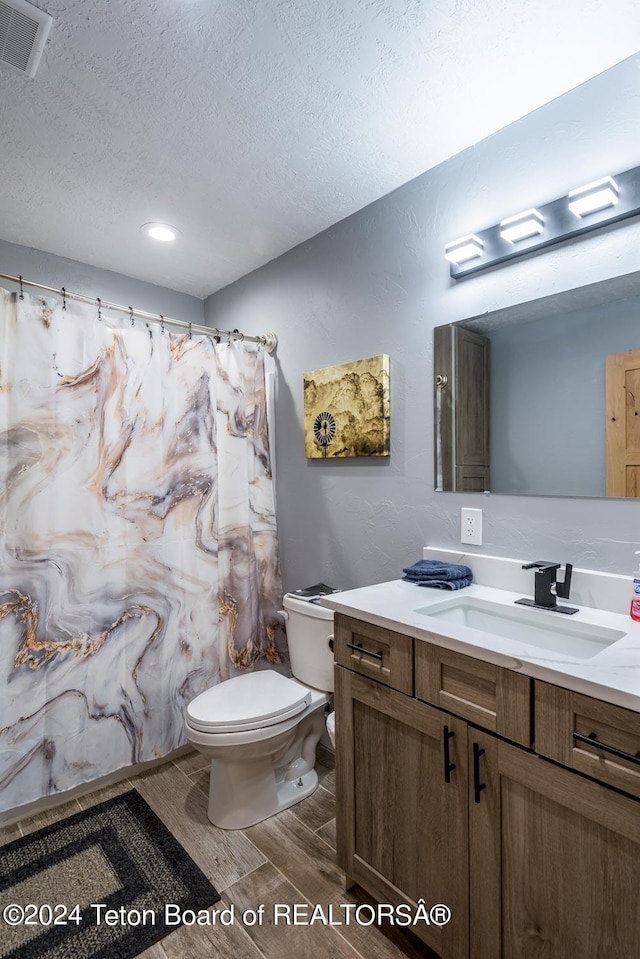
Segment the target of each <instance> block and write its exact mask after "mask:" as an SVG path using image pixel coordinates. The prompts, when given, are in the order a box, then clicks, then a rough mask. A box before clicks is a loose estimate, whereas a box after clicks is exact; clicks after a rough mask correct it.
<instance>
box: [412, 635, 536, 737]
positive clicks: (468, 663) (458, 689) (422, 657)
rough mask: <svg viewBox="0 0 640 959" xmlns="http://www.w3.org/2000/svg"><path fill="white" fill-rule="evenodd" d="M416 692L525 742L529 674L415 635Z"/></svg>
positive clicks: (528, 724)
mask: <svg viewBox="0 0 640 959" xmlns="http://www.w3.org/2000/svg"><path fill="white" fill-rule="evenodd" d="M415 661H416V676H415V683H416V696H417V697H418V699H423V700H424V701H425V702H428V703H432V704H433V705H434V706H440V707H441V708H442V709H446V710H447V711H448V712H450V713H454V714H455V715H456V716H461V717H462V718H463V719H467V720H469V721H470V722H472V723H475V724H476V725H478V726H482V727H483V728H484V729H489V730H491V732H495V733H498V735H499V736H504V737H505V738H506V739H510V740H511V741H512V742H515V743H520V744H521V745H522V746H527V747H528V746H530V745H531V742H532V735H531V680H530V679H529V677H528V676H524V675H523V674H522V673H516V672H513V671H512V670H510V669H502V668H501V667H500V666H494V665H493V664H492V663H486V662H484V661H483V660H481V659H475V658H474V657H473V656H465V655H464V654H463V653H457V652H454V651H453V650H451V649H445V648H443V647H441V646H435V645H434V644H432V643H429V642H423V641H420V640H416V650H415Z"/></svg>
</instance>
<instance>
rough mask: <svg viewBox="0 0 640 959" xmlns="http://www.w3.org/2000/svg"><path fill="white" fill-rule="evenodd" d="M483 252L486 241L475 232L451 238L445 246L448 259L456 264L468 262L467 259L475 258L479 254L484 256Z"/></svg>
mask: <svg viewBox="0 0 640 959" xmlns="http://www.w3.org/2000/svg"><path fill="white" fill-rule="evenodd" d="M483 252H484V243H483V242H482V240H481V239H479V238H478V237H477V236H475V234H473V233H469V234H468V235H467V236H461V237H460V238H459V239H457V240H451V242H450V243H447V244H446V246H445V248H444V255H445V257H446V259H447V260H449V262H450V263H455V264H456V265H457V264H458V263H466V262H467V260H474V259H475V258H476V257H477V256H482V254H483Z"/></svg>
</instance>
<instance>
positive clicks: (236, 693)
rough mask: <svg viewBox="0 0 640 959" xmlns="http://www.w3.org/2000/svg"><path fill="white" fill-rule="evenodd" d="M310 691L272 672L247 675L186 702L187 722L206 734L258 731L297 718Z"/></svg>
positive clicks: (307, 701) (226, 682)
mask: <svg viewBox="0 0 640 959" xmlns="http://www.w3.org/2000/svg"><path fill="white" fill-rule="evenodd" d="M310 704H311V690H309V689H307V687H306V686H303V685H302V684H301V683H298V682H296V681H295V680H294V679H288V678H287V677H286V676H283V675H282V674H281V673H277V672H276V671H275V670H273V669H265V670H261V671H258V672H254V673H246V674H244V675H243V676H236V677H234V678H233V679H227V680H226V681H225V682H223V683H219V684H218V685H217V686H213V687H212V688H211V689H207V690H205V692H204V693H201V694H200V695H199V696H196V698H195V699H194V700H193V701H192V702H191V703H189V705H188V707H187V723H188V724H189V726H191V727H192V728H193V729H198V730H200V731H201V732H206V733H232V732H243V731H245V730H251V729H260V728H262V727H265V726H266V727H268V726H274V725H276V724H277V723H281V722H284V721H285V720H287V719H290V718H291V717H292V716H297V715H298V714H299V713H301V712H303V711H304V710H305V709H307V707H308V706H309V705H310Z"/></svg>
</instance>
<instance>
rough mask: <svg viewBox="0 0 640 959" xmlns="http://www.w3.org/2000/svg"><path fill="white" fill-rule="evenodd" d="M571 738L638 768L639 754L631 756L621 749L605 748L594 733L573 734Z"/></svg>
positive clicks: (639, 762) (639, 763) (639, 764)
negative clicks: (585, 734) (624, 760)
mask: <svg viewBox="0 0 640 959" xmlns="http://www.w3.org/2000/svg"><path fill="white" fill-rule="evenodd" d="M573 738H574V739H577V740H578V741H579V742H581V743H589V745H591V746H595V747H596V749H601V750H602V751H603V752H605V753H611V755H612V756H617V757H618V759H626V760H627V761H628V762H630V763H635V764H636V766H640V752H637V753H636V754H635V756H633V755H632V754H631V753H625V752H624V750H623V749H616V747H615V746H607V745H606V744H605V743H601V742H600V740H599V739H598V737H597V736H596V734H595V733H589V735H588V736H583V734H582V733H574V734H573Z"/></svg>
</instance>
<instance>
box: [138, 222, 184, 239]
mask: <svg viewBox="0 0 640 959" xmlns="http://www.w3.org/2000/svg"><path fill="white" fill-rule="evenodd" d="M140 229H141V230H142V232H143V233H146V234H147V236H150V237H151V239H152V240H159V241H160V242H161V243H171V241H172V240H175V238H176V237H177V236H178V235H179V233H180V231H179V230H176V228H175V226H168V224H166V223H143V224H142V226H141V227H140Z"/></svg>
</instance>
